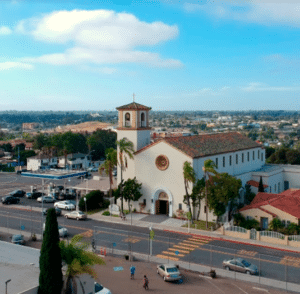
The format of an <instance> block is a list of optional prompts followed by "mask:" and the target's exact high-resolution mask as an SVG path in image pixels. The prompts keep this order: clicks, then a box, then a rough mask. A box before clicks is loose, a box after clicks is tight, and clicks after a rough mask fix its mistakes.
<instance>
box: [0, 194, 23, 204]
mask: <svg viewBox="0 0 300 294" xmlns="http://www.w3.org/2000/svg"><path fill="white" fill-rule="evenodd" d="M1 202H2V203H3V204H17V203H19V202H20V198H17V197H14V196H4V197H2V199H1Z"/></svg>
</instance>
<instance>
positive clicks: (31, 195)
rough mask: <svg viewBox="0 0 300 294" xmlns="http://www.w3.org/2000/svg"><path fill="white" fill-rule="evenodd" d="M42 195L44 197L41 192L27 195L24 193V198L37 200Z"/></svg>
mask: <svg viewBox="0 0 300 294" xmlns="http://www.w3.org/2000/svg"><path fill="white" fill-rule="evenodd" d="M43 195H45V194H43V193H42V192H28V193H26V198H28V199H37V198H39V197H42V196H43Z"/></svg>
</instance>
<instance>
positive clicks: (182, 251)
mask: <svg viewBox="0 0 300 294" xmlns="http://www.w3.org/2000/svg"><path fill="white" fill-rule="evenodd" d="M168 250H172V251H178V252H180V253H185V254H188V253H190V251H188V250H182V249H177V248H169V249H168Z"/></svg>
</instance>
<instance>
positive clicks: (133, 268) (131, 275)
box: [130, 265, 135, 280]
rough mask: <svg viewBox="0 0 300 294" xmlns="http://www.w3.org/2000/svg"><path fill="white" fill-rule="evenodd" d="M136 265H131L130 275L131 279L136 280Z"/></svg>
mask: <svg viewBox="0 0 300 294" xmlns="http://www.w3.org/2000/svg"><path fill="white" fill-rule="evenodd" d="M134 273H135V266H133V265H131V267H130V277H131V280H134Z"/></svg>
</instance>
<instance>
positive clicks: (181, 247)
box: [173, 245, 195, 251]
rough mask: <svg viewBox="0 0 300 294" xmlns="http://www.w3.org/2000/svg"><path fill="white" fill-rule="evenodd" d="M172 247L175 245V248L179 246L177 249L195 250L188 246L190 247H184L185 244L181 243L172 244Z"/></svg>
mask: <svg viewBox="0 0 300 294" xmlns="http://www.w3.org/2000/svg"><path fill="white" fill-rule="evenodd" d="M173 247H176V248H179V249H186V250H189V251H193V250H195V248H193V249H192V248H190V247H186V246H182V245H174V246H173Z"/></svg>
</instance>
